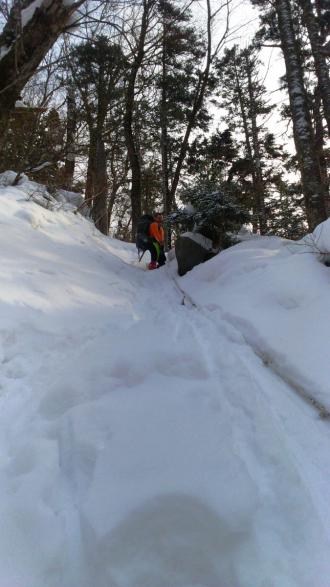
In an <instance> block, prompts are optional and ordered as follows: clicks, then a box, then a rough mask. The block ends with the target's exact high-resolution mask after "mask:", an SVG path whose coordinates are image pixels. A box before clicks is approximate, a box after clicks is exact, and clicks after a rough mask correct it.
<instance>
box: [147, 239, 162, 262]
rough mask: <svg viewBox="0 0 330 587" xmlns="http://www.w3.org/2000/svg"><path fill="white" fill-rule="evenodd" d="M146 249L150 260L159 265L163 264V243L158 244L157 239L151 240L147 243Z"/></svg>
mask: <svg viewBox="0 0 330 587" xmlns="http://www.w3.org/2000/svg"><path fill="white" fill-rule="evenodd" d="M147 250H148V251H150V255H151V261H153V262H154V263H158V265H159V267H161V266H162V265H165V263H166V256H165V252H164V245H160V244H159V243H158V242H157V241H152V242H151V243H150V244H149V246H148V249H147Z"/></svg>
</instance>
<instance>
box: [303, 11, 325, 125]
mask: <svg viewBox="0 0 330 587" xmlns="http://www.w3.org/2000/svg"><path fill="white" fill-rule="evenodd" d="M298 1H299V4H300V6H301V8H302V11H303V17H304V24H305V25H306V28H307V32H308V37H309V41H310V44H311V49H312V54H313V59H314V63H315V73H316V76H317V80H318V87H319V92H320V96H321V100H322V103H323V110H324V116H325V119H326V122H327V127H328V133H329V135H330V77H329V68H328V64H327V61H326V57H325V55H324V54H323V53H322V44H323V41H322V37H321V35H320V29H319V25H318V22H317V18H316V16H315V14H314V11H313V6H312V4H311V1H310V0H298Z"/></svg>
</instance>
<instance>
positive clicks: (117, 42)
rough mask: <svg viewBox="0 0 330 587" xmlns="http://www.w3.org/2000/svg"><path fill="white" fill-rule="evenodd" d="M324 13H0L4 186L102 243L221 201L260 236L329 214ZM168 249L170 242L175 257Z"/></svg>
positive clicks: (206, 0)
mask: <svg viewBox="0 0 330 587" xmlns="http://www.w3.org/2000/svg"><path fill="white" fill-rule="evenodd" d="M329 23H330V10H329V6H328V5H327V2H326V0H315V1H312V0H274V1H270V0H251V2H248V1H247V0H244V1H243V2H241V1H238V2H236V1H235V0H199V1H196V0H188V1H185V0H85V1H83V0H76V1H73V2H72V1H67V0H66V1H63V0H47V1H42V0H33V1H32V2H31V0H14V2H11V1H10V0H2V1H1V24H2V27H3V28H2V32H1V35H0V128H1V135H0V147H1V152H0V172H3V171H5V170H9V169H10V170H14V171H15V172H16V173H17V176H16V180H15V181H16V183H18V181H19V178H20V177H21V176H22V174H26V175H28V177H29V178H30V179H34V180H35V181H38V182H40V183H43V184H45V185H46V186H47V188H48V189H49V190H50V192H52V191H53V192H55V191H56V190H58V189H65V190H68V191H74V192H81V193H83V194H84V203H83V205H82V207H81V209H80V211H81V212H82V213H83V214H84V215H85V216H88V217H90V218H91V219H92V220H93V222H94V223H95V225H96V227H97V228H98V229H99V230H100V231H101V232H102V233H103V234H105V235H108V234H110V235H111V236H115V237H116V238H119V239H121V240H126V241H133V242H134V239H135V235H136V229H137V223H138V220H139V218H140V216H141V214H143V213H145V212H152V211H154V210H161V211H163V213H164V216H165V220H166V219H168V232H169V237H168V238H169V241H170V240H171V236H170V232H171V231H170V228H169V227H170V225H171V222H173V224H174V225H175V218H176V217H177V214H176V213H177V211H178V210H179V211H180V209H181V208H182V205H184V204H185V203H188V202H190V201H191V198H194V199H195V201H196V202H197V206H198V201H199V200H202V199H203V197H202V196H203V195H204V196H205V195H208V194H213V193H221V194H222V195H223V197H224V198H225V200H226V202H229V203H230V205H231V207H234V208H235V207H236V209H238V210H239V211H240V212H242V214H243V215H244V214H245V218H246V221H247V222H249V223H250V225H251V227H252V230H253V232H254V233H258V234H261V235H278V236H282V237H285V238H290V239H299V238H301V236H302V235H303V234H305V233H306V232H308V230H313V229H314V228H315V227H316V226H317V225H318V224H319V223H321V222H323V221H324V220H326V219H327V218H328V216H329V214H330V200H329V176H328V170H327V162H328V160H329V147H328V144H327V138H328V136H329V129H330V78H329V70H328V62H327V60H328V58H329V56H330V45H329ZM169 244H170V242H169Z"/></svg>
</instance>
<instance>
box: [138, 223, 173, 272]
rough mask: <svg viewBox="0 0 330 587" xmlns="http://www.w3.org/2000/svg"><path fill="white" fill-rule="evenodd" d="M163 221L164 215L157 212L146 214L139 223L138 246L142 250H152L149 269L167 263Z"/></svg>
mask: <svg viewBox="0 0 330 587" xmlns="http://www.w3.org/2000/svg"><path fill="white" fill-rule="evenodd" d="M162 223H163V216H162V214H161V213H160V212H155V214H154V215H153V216H150V214H144V216H142V217H141V218H140V220H139V223H138V227H137V239H136V246H137V248H138V249H139V250H141V251H149V252H150V255H151V261H150V263H149V265H148V269H157V267H161V266H162V265H165V263H166V256H165V252H164V229H163V226H162Z"/></svg>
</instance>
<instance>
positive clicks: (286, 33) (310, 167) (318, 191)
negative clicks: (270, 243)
mask: <svg viewBox="0 0 330 587" xmlns="http://www.w3.org/2000/svg"><path fill="white" fill-rule="evenodd" d="M275 8H276V13H277V18H278V25H279V32H280V38H281V46H282V51H283V55H284V60H285V66H286V77H287V84H288V91H289V99H290V108H291V116H292V123H293V135H294V142H295V147H296V152H297V157H298V162H299V167H300V172H301V180H302V188H303V193H304V199H305V206H306V214H307V220H308V224H309V228H310V229H311V230H313V229H314V228H315V226H316V225H317V224H319V223H320V222H323V221H324V220H325V219H326V218H327V214H326V208H325V186H324V185H323V184H322V179H321V174H320V169H319V165H318V160H317V156H316V153H315V136H314V133H313V128H312V123H311V117H310V112H309V108H308V101H307V94H306V90H305V86H304V80H303V73H302V64H301V59H300V55H299V49H298V46H297V40H296V37H295V33H294V28H293V21H292V12H291V5H290V0H275Z"/></svg>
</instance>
